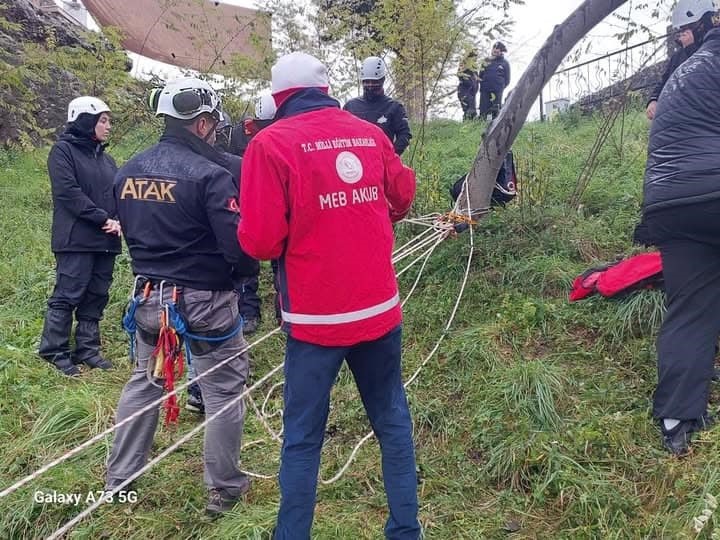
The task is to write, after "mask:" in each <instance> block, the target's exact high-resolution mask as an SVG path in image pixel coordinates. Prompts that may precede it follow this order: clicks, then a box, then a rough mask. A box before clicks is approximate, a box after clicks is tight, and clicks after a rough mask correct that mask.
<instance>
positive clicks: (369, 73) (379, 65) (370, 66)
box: [360, 56, 387, 81]
mask: <svg viewBox="0 0 720 540" xmlns="http://www.w3.org/2000/svg"><path fill="white" fill-rule="evenodd" d="M385 75H387V67H385V62H384V61H383V59H382V58H380V57H379V56H368V57H367V58H366V59H365V60H363V63H362V69H361V70H360V80H362V81H366V80H374V81H377V80H380V79H383V78H384V77H385Z"/></svg>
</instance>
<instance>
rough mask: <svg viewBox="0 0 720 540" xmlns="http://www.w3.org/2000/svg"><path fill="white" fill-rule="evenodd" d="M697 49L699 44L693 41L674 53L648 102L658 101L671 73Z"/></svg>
mask: <svg viewBox="0 0 720 540" xmlns="http://www.w3.org/2000/svg"><path fill="white" fill-rule="evenodd" d="M697 50H698V47H697V45H696V44H694V43H693V44H692V45H689V46H687V47H685V48H684V49H683V48H680V49H678V50H677V51H675V52H674V53H673V55H672V56H671V57H670V59H669V60H668V63H667V65H666V66H665V71H663V74H662V77H661V78H660V81H659V82H658V83H657V84H656V85H655V88H653V91H652V92H651V93H650V96H649V97H648V104H650V102H652V101H657V99H658V98H659V97H660V93H661V92H662V90H663V88H664V87H665V84H666V83H667V80H668V79H669V78H670V75H672V74H673V73H674V72H675V70H676V69H677V68H678V67H680V65H681V64H682V63H683V62H685V60H687V59H688V58H690V57H691V56H692V55H693V54H694V53H695V51H697Z"/></svg>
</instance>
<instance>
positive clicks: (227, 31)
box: [83, 0, 271, 73]
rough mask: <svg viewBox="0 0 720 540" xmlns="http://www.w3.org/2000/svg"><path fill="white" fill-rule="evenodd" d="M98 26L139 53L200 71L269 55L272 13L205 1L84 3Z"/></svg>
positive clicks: (107, 0)
mask: <svg viewBox="0 0 720 540" xmlns="http://www.w3.org/2000/svg"><path fill="white" fill-rule="evenodd" d="M83 3H84V4H85V7H87V10H88V11H89V12H90V14H91V15H92V16H93V17H94V18H95V20H97V22H98V24H100V26H114V27H117V28H119V29H120V30H121V32H122V36H123V41H122V43H123V46H124V47H125V48H126V49H128V50H129V51H132V52H134V53H137V54H141V55H143V56H147V57H148V58H152V59H154V60H159V61H161V62H166V63H168V64H173V65H176V66H179V67H184V68H189V69H194V70H197V71H202V72H214V73H218V72H222V71H223V69H222V68H223V66H224V65H226V64H229V63H230V61H231V59H232V57H233V56H235V55H238V54H239V55H242V56H244V57H246V58H250V59H252V60H262V59H264V58H266V57H267V56H268V55H269V54H270V35H271V32H270V14H269V13H265V12H262V11H258V10H255V9H248V8H243V7H238V6H231V5H228V4H223V3H220V2H215V1H208V0H83Z"/></svg>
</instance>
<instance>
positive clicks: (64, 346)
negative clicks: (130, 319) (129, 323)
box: [38, 96, 120, 376]
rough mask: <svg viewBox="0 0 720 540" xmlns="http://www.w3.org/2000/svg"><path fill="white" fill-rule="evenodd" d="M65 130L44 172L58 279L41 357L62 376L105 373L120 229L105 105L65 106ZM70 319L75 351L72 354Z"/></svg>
mask: <svg viewBox="0 0 720 540" xmlns="http://www.w3.org/2000/svg"><path fill="white" fill-rule="evenodd" d="M67 119H68V125H67V128H66V129H65V132H64V133H63V134H62V135H61V136H60V139H59V140H58V142H57V143H55V145H53V147H52V149H51V150H50V155H49V156H48V173H49V175H50V184H51V187H52V197H53V223H52V243H51V245H52V250H53V253H54V254H55V260H56V264H57V267H56V281H55V288H54V290H53V293H52V296H51V297H50V299H49V300H48V310H47V313H46V315H45V324H44V327H43V333H42V337H41V339H40V348H39V351H38V352H39V354H40V356H41V357H42V358H43V359H44V360H47V361H48V362H50V363H52V364H53V365H54V366H55V367H56V368H57V369H58V370H60V371H61V372H62V373H64V374H65V375H70V376H73V375H77V374H79V373H80V372H79V370H78V367H77V364H86V365H88V366H90V367H99V368H101V369H109V368H110V367H112V364H111V363H110V362H109V361H108V360H106V359H104V358H103V357H102V356H100V329H99V321H100V319H101V318H102V315H103V311H104V310H105V306H106V305H107V302H108V290H109V288H110V283H111V282H112V274H113V267H114V264H115V256H116V255H117V254H118V253H120V238H119V234H120V225H119V224H118V222H117V221H116V220H115V219H114V218H115V216H116V207H115V201H114V197H113V179H114V177H115V173H116V172H117V167H116V165H115V162H114V161H113V159H112V158H111V157H110V156H109V155H108V154H107V153H105V147H106V146H107V145H106V141H107V138H108V136H109V135H110V127H111V124H110V108H109V107H108V106H107V104H106V103H105V102H103V101H102V100H100V99H98V98H96V97H92V96H83V97H79V98H76V99H73V100H72V101H71V102H70V104H69V105H68V116H67ZM73 315H74V316H75V319H76V320H77V326H76V328H75V350H74V351H73V352H71V351H70V334H71V329H72V321H73Z"/></svg>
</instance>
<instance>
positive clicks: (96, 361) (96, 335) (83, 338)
mask: <svg viewBox="0 0 720 540" xmlns="http://www.w3.org/2000/svg"><path fill="white" fill-rule="evenodd" d="M73 362H74V363H75V364H86V365H88V366H90V367H91V368H100V369H111V368H112V367H113V366H112V363H111V362H110V360H107V359H105V358H103V357H102V356H100V324H99V323H98V321H78V323H77V326H76V327H75V353H74V354H73Z"/></svg>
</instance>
